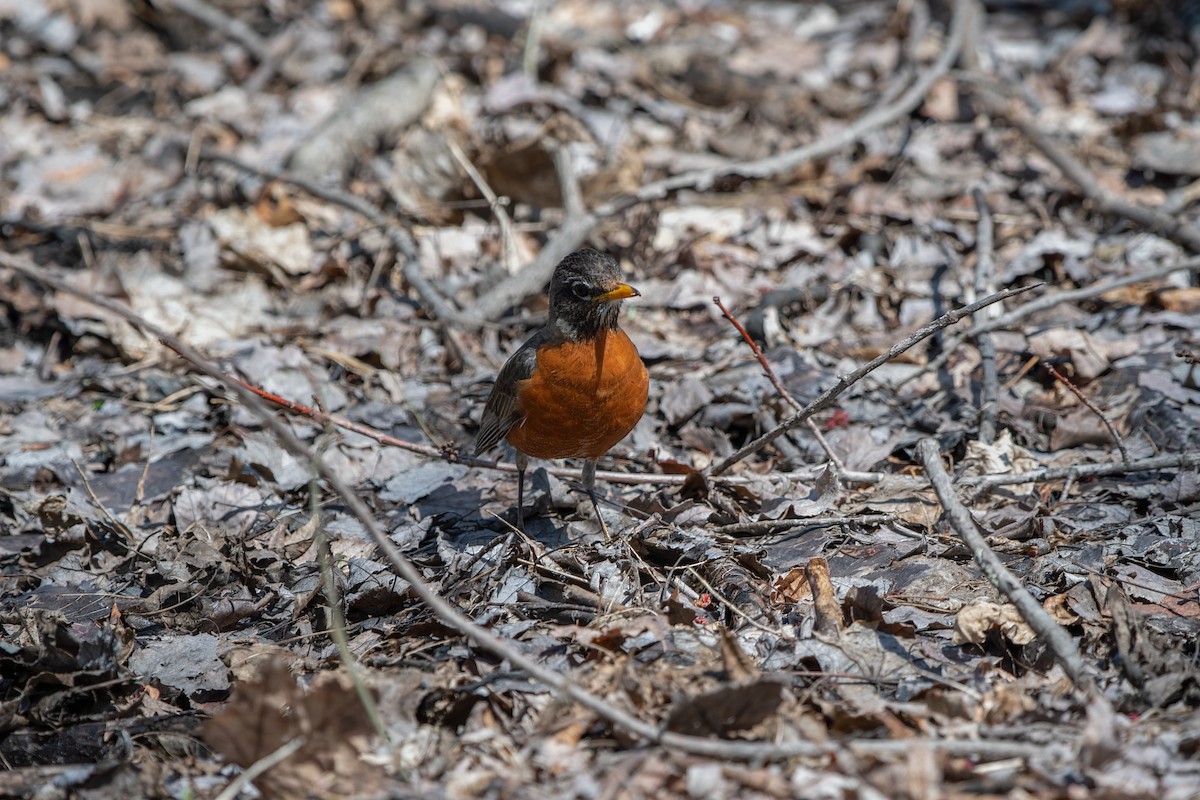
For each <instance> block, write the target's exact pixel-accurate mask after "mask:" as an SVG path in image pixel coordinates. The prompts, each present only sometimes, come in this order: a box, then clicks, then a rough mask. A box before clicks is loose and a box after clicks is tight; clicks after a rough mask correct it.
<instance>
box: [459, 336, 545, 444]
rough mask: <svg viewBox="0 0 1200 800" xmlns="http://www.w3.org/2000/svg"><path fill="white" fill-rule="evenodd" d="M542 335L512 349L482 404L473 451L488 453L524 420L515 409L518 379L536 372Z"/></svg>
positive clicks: (520, 379) (521, 379) (525, 377)
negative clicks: (535, 367)
mask: <svg viewBox="0 0 1200 800" xmlns="http://www.w3.org/2000/svg"><path fill="white" fill-rule="evenodd" d="M542 338H543V337H542V336H540V335H538V334H535V335H534V336H533V337H531V338H530V339H529V341H527V342H526V343H525V344H523V345H521V349H520V350H518V351H517V352H515V353H513V354H512V355H511V356H510V357H509V359H508V361H506V362H505V363H504V366H503V367H502V368H501V369H500V374H499V375H497V376H496V383H495V385H494V386H492V393H491V395H490V396H489V397H488V399H487V404H486V405H485V406H484V407H483V417H482V419H480V420H479V433H477V434H475V444H474V445H473V448H472V452H473V454H474V455H479V454H480V453H485V452H487V451H488V450H491V449H492V448H493V447H495V446H496V443H497V442H499V441H500V440H501V439H503V438H504V436H505V435H506V434H507V433H508V432H509V431H510V430H512V428H513V426H514V425H516V424H517V423H518V422H520V421H521V414H520V412H519V411H517V409H516V400H517V382H518V381H523V380H526V379H528V378H529V377H530V376H531V375H533V368H534V365H536V364H537V349H538V346H539V345H540V344H541V343H542Z"/></svg>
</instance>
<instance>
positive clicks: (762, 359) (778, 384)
mask: <svg viewBox="0 0 1200 800" xmlns="http://www.w3.org/2000/svg"><path fill="white" fill-rule="evenodd" d="M713 302H714V303H716V304H717V308H719V309H721V314H723V315H724V317H725V319H727V320H729V321H730V322H731V323H732V324H733V327H735V328H737V332H738V333H740V334H741V335H742V339H744V340H745V341H746V344H748V345H750V350H751V352H753V353H754V357H755V358H757V359H758V363H759V364H761V365H762V368H763V371H764V372H766V373H767V379H768V380H769V381H771V385H772V386H774V387H775V391H777V392H779V396H780V397H782V398H783V399H784V400H786V401H787V402H788V403H789V404H790V405H791V406H792V408H794V409H796V410H797V411H799V410H800V409H802V408H803V406H802V405H801V404H800V401H799V400H797V399H796V398H795V397H792V393H791V392H789V391H788V390H787V389H786V388H784V386H783V382H782V381H780V380H779V376H778V375H776V374H775V370H773V369H771V364H770V363H769V362H768V361H767V357H766V356H765V355H763V351H762V348H761V347H759V346H758V343H757V342H755V341H754V339H753V337H751V336H750V331H748V330H746V326H744V325H742V323H741V322H739V321H738V319H737V317H735V316H733V314H731V313H730V312H729V309H727V308H726V307H725V304H724V303H722V302H721V298H720V297H717V296H715V295H714V296H713ZM807 423H808V429H809V430H810V431H811V432H812V435H813V436H814V437H816V440H817V443H818V444H820V445H821V449H822V450H824V451H825V455H826V456H828V457H829V460H830V461H831V462H833V466H834V467H836V468H837V470H838V471H839V472H845V471H846V465H845V464H843V463H842V460H841V459H840V458H838V456H837V453H835V452H833V448H832V447H830V445H829V441H828V440H827V439H826V438H825V434H823V433H821V429H820V428H819V427H817V424H816V423H815V422H813V421H812V420H811V419H809V420H807Z"/></svg>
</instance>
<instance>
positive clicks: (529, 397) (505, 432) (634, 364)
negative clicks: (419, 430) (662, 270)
mask: <svg viewBox="0 0 1200 800" xmlns="http://www.w3.org/2000/svg"><path fill="white" fill-rule="evenodd" d="M639 295H640V292H638V290H637V289H635V288H633V287H632V286H630V285H629V284H627V283H625V282H624V281H623V280H622V276H621V270H620V268H619V267H618V266H617V261H616V259H614V258H613V257H612V256H610V255H607V254H605V253H598V252H596V251H595V250H577V251H576V252H574V253H571V254H570V255H569V256H567V257H566V258H564V259H563V260H562V262H561V263H559V265H558V266H557V267H555V268H554V276H553V277H552V278H551V279H550V319H549V320H547V322H546V325H545V326H544V327H542V328H541V329H540V330H538V331H537V332H536V333H535V334H533V336H530V337H529V340H528V341H526V342H525V344H523V345H521V348H520V349H519V350H517V352H515V353H513V355H512V356H511V357H510V358H509V359H508V361H507V362H506V363H505V364H504V367H503V368H501V370H500V374H499V375H497V376H496V384H495V386H493V387H492V393H491V395H490V396H489V397H488V400H487V405H485V406H484V409H483V418H482V419H481V420H480V423H479V433H478V434H477V435H476V437H475V446H474V452H475V455H477V456H478V455H479V454H480V453H483V452H485V451H486V450H490V449H491V448H492V447H494V446H495V445H496V443H497V442H499V441H500V439H501V437H504V438H507V439H508V443H509V444H511V445H512V446H513V447H514V448H515V449H516V451H517V523H518V525H520V524H521V510H522V505H523V504H524V500H525V497H524V495H525V468H526V466H528V464H529V459H530V458H582V459H583V486H584V488H585V489H587V493H588V497H590V498H591V500H592V507H593V508H595V510H596V516H597V517H599V519H600V526H601V528H603V529H604V531H605V534H607V532H608V528H607V527H606V526H605V525H604V518H603V517H602V516H601V515H600V506H599V504H598V503H597V502H596V460H597V459H598V458H600V456H602V455H604V454H605V453H607V452H608V450H609V448H611V447H612V446H613V445H615V444H616V443H617V442H619V441H621V440H622V439H624V438H625V436H626V434H628V433H629V432H630V431H631V430H633V426H634V425H636V424H637V421H638V420H639V419H641V418H642V412H643V411H645V409H646V397H647V395H648V392H649V389H650V379H649V376H647V375H646V367H645V365H644V364H642V359H641V357H640V356H639V355H638V351H637V348H636V347H634V345H633V342H631V341H630V340H629V337H628V336H626V335H625V332H624V331H623V330H621V328H620V327H619V326H618V324H617V317H618V315H619V314H620V311H621V301H622V300H625V299H627V298H630V297H638V296H639Z"/></svg>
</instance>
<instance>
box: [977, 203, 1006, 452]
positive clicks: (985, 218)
mask: <svg viewBox="0 0 1200 800" xmlns="http://www.w3.org/2000/svg"><path fill="white" fill-rule="evenodd" d="M971 197H972V198H973V199H974V200H975V208H976V209H978V210H979V223H978V224H977V225H976V228H975V231H976V233H975V295H976V296H977V297H979V296H984V295H987V294H990V293H991V292H992V291H993V289H992V283H993V279H992V274H993V270H994V267H995V263H996V258H995V244H994V233H995V232H994V230H993V228H992V210H991V209H990V208H988V204H987V198H986V197H985V196H984V194H983V190H982V189H980V188H979V187H976V188H975V189H974V191H972V192H971ZM996 308H997V307H996V306H992V308H990V309H988V311H989V312H991V311H994V310H996ZM989 316H992V317H994V316H995V314H989ZM975 344H976V346H977V347H978V348H979V356H980V358H981V359H982V364H981V370H982V374H983V379H982V384H983V387H982V388H983V392H982V395H983V396H982V397H980V403H979V441H980V442H982V443H983V444H991V443H992V442H994V441H995V440H996V419H997V418H998V417H999V415H1000V403H999V397H1000V378H999V375H998V374H997V372H996V344H995V342H993V341H992V337H991V335H989V334H988V333H986V332H980V333H978V334H977V335H976V336H975Z"/></svg>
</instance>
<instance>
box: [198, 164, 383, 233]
mask: <svg viewBox="0 0 1200 800" xmlns="http://www.w3.org/2000/svg"><path fill="white" fill-rule="evenodd" d="M199 156H200V158H201V159H204V160H206V161H219V162H220V163H222V164H228V165H229V166H231V167H233V168H234V169H236V170H240V171H241V172H246V173H249V174H251V175H257V176H258V177H260V178H266V179H267V180H271V181H279V182H280V183H286V184H288V185H289V186H295V187H296V188H297V189H299V190H301V191H302V192H304V193H306V194H310V195H312V196H313V197H316V198H317V199H319V200H325V201H326V202H329V203H333V204H334V205H339V206H341V207H342V208H346V209H349V210H350V211H353V212H354V213H356V214H360V215H361V216H363V217H365V218H366V219H367V220H368V221H369V222H371V223H372V224H374V225H377V226H379V227H380V228H385V229H386V228H388V227H390V226H391V225H394V224H395V223H396V220H395V219H394V218H392V217H390V216H388V215H387V214H384V213H383V212H382V211H380V210H379V209H377V208H376V207H375V206H373V205H371V204H370V203H368V202H367V201H366V200H364V199H363V198H361V197H359V196H358V195H354V194H350V193H349V192H343V191H342V190H340V189H335V188H333V187H331V186H323V185H322V184H320V183H318V182H317V181H312V180H309V179H307V178H304V177H301V176H300V175H297V174H295V173H294V172H291V171H289V170H284V169H273V168H271V167H263V166H260V165H258V164H251V163H250V162H248V161H243V160H241V159H240V158H237V157H236V156H233V155H230V154H229V153H223V152H221V151H220V150H214V149H212V148H211V147H202V148H200V151H199Z"/></svg>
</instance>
